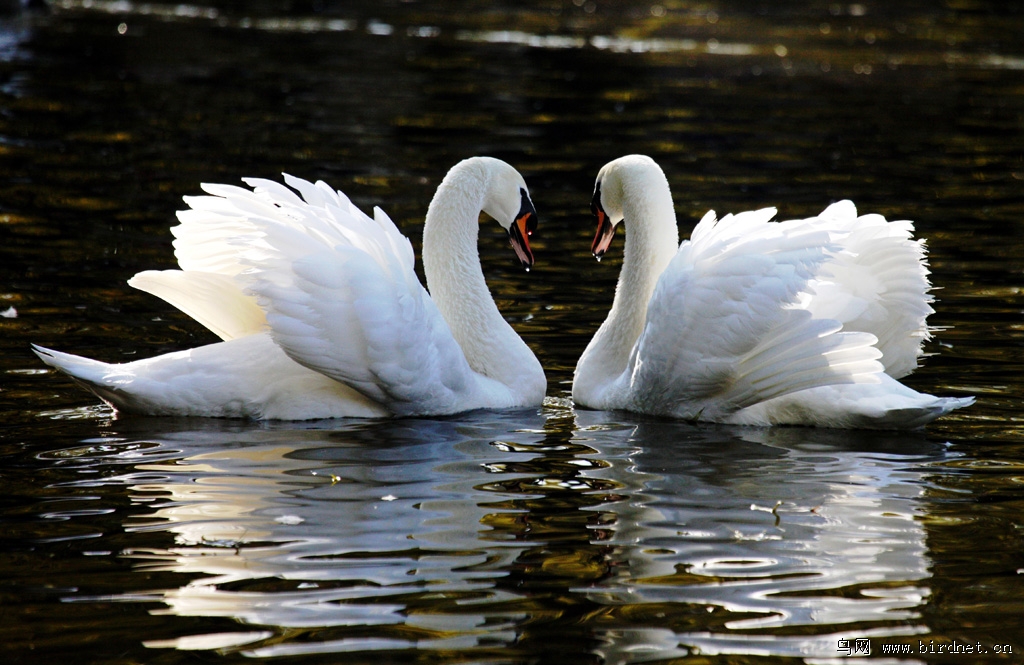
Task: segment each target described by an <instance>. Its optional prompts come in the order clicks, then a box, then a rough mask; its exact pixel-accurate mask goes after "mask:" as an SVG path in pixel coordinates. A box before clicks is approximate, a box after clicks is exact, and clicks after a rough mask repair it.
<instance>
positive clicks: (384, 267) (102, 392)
mask: <svg viewBox="0 0 1024 665" xmlns="http://www.w3.org/2000/svg"><path fill="white" fill-rule="evenodd" d="M245 182H246V184H248V185H249V186H250V187H251V189H246V188H242V187H234V186H228V185H204V186H203V189H204V190H205V191H206V192H207V195H206V196H198V197H186V199H185V201H186V203H188V205H189V206H190V209H189V210H184V211H181V212H179V213H178V218H179V221H180V222H181V223H180V225H179V226H177V227H174V228H173V229H172V232H173V233H174V235H175V242H174V246H175V255H176V257H177V258H178V263H179V265H180V267H181V270H164V271H146V272H142V273H139V274H137V275H136V276H135V277H133V278H132V279H131V280H129V284H131V285H132V286H134V287H136V288H139V289H141V290H143V291H146V292H148V293H151V294H153V295H156V296H159V297H161V298H163V299H164V300H166V301H167V302H169V303H170V304H172V305H174V306H175V307H177V308H178V309H180V310H181V311H183V312H185V313H186V314H188V315H190V316H191V317H192V318H194V319H195V320H197V321H198V322H200V323H202V324H203V325H204V326H206V327H207V328H209V329H210V330H211V331H213V332H214V333H216V334H217V335H218V336H219V337H220V338H221V339H222V340H223V341H221V342H219V343H215V344H210V345H207V346H202V347H199V348H194V349H189V350H185V351H178V352H175V353H169V354H166V355H162V356H158V357H155V358H149V359H144V360H138V361H134V362H129V363H124V364H107V363H102V362H98V361H95V360H89V359H87V358H81V357H79V356H74V355H71V354H67V353H61V352H58V351H53V350H50V349H45V348H43V347H35V350H36V353H37V354H38V355H39V357H40V358H41V359H42V360H43V361H44V362H45V363H47V364H48V365H51V366H53V367H56V368H57V369H59V370H61V371H62V372H65V373H66V374H68V375H70V376H71V377H72V379H74V380H75V381H76V382H77V383H79V384H81V385H82V386H84V387H85V388H87V389H89V390H91V391H92V392H93V393H95V394H96V395H97V396H98V397H100V398H101V399H102V400H104V401H105V402H107V403H109V404H110V405H111V406H113V407H114V408H115V409H117V410H119V411H122V412H127V413H141V414H150V415H187V416H211V417H247V418H255V419H286V420H300V419H312V418H338V417H379V416H402V415H442V414H451V413H458V412H461V411H468V410H472V409H481V408H511V407H524V406H534V405H539V404H540V403H541V402H542V401H543V398H544V393H545V390H546V380H545V377H544V371H543V369H542V368H541V366H540V363H539V362H538V360H537V358H536V356H535V355H534V354H533V352H532V351H531V350H530V349H529V347H528V346H527V345H526V344H525V343H524V342H523V341H522V339H521V338H520V337H519V336H518V335H517V334H516V333H515V331H513V330H512V328H511V326H509V325H508V323H507V322H506V321H505V320H504V319H503V318H502V316H501V314H500V312H499V311H498V309H497V307H496V306H495V304H494V300H493V299H492V297H491V295H490V292H489V290H488V288H487V284H486V283H485V281H484V276H483V272H482V270H481V267H480V260H479V252H478V249H477V240H478V233H479V215H480V212H481V211H483V212H486V213H487V214H488V215H490V216H491V217H493V218H494V219H496V220H497V221H498V222H499V223H500V224H501V225H502V226H503V227H504V228H505V229H506V230H508V231H509V237H510V240H511V242H512V246H513V248H514V249H515V251H516V254H517V255H518V257H519V259H520V261H521V262H522V263H523V264H524V265H525V266H526V267H527V268H529V267H530V266H531V265H532V263H533V255H532V253H531V252H530V247H529V240H528V237H529V235H530V233H532V231H533V230H534V228H535V226H536V213H535V211H534V208H533V204H532V202H531V201H530V197H529V193H528V190H527V188H526V184H525V182H524V181H523V178H522V176H521V175H519V173H518V172H517V171H516V170H515V169H513V168H512V167H511V166H509V165H508V164H506V163H505V162H502V161H500V160H497V159H493V158H488V157H474V158H470V159H467V160H464V161H462V162H460V163H459V164H457V165H455V166H454V167H453V168H452V169H451V170H450V171H449V173H448V174H447V176H445V178H444V180H443V181H442V183H441V185H440V186H439V187H438V190H437V193H436V194H435V196H434V198H433V200H432V201H431V204H430V206H429V208H428V211H427V217H426V221H425V223H424V230H423V264H424V273H425V275H426V278H427V285H428V288H429V289H430V293H429V294H428V292H427V290H425V289H424V288H423V286H422V285H421V284H420V282H419V279H418V278H417V276H416V274H415V272H414V257H413V250H412V245H411V244H410V243H409V240H408V239H407V238H406V237H405V236H403V235H402V234H401V233H400V232H399V231H398V229H397V227H395V225H394V223H393V222H392V221H391V220H390V219H389V218H388V217H387V215H385V214H384V212H383V211H381V210H380V209H379V208H376V209H375V210H374V216H373V217H369V216H367V215H365V214H364V213H362V212H361V211H360V210H359V209H358V208H356V207H355V205H353V204H352V203H351V202H350V201H349V199H348V198H347V197H346V196H345V195H344V194H342V193H341V192H338V191H334V190H333V189H331V188H330V187H329V186H327V185H326V184H325V183H322V182H318V183H316V184H313V183H310V182H307V181H305V180H301V179H299V178H293V177H290V176H285V182H286V183H287V185H289V187H290V188H289V187H285V186H283V185H281V184H279V183H276V182H272V181H267V180H259V179H245Z"/></svg>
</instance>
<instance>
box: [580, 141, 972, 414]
mask: <svg viewBox="0 0 1024 665" xmlns="http://www.w3.org/2000/svg"><path fill="white" fill-rule="evenodd" d="M598 180H599V184H600V187H601V191H602V203H603V204H604V205H606V207H607V210H606V212H607V213H608V214H609V216H610V217H611V218H612V220H613V221H619V220H620V219H624V220H625V225H626V245H627V248H626V257H625V259H624V261H623V267H622V274H621V276H620V278H619V285H618V287H617V289H616V294H615V301H614V302H613V305H612V310H611V312H610V313H609V315H608V319H607V320H606V321H605V323H604V324H603V325H602V327H601V329H600V330H599V331H598V333H597V334H596V335H595V336H594V339H593V340H592V341H591V343H590V345H589V346H588V347H587V349H586V351H585V352H584V353H583V356H582V357H581V358H580V361H579V363H578V364H577V367H576V375H575V380H574V382H573V397H574V398H575V400H576V401H577V403H578V404H580V405H582V406H588V407H592V408H600V409H626V410H631V411H638V412H644V413H652V414H657V415H667V416H673V417H679V418H686V419H700V420H709V421H718V422H733V423H740V424H752V425H774V424H798V425H799V424H803V425H820V426H830V427H880V428H900V427H919V426H921V425H923V424H925V423H927V422H928V421H930V420H932V419H934V418H936V417H938V416H940V415H942V414H944V413H947V412H948V411H951V410H952V409H955V408H958V407H961V406H967V405H968V404H971V403H972V402H973V398H964V399H956V398H936V397H932V396H931V395H924V394H921V393H917V392H915V391H912V390H910V389H909V388H906V387H905V386H902V385H900V384H899V383H898V382H897V381H895V378H898V377H900V376H903V375H905V374H907V373H909V372H910V371H912V370H913V369H914V368H915V367H916V366H917V360H918V357H919V356H920V355H921V345H922V343H923V342H924V341H925V340H926V339H927V338H928V335H929V331H928V328H927V326H926V324H925V318H926V317H927V316H928V314H930V313H931V312H932V311H933V310H932V308H931V305H930V303H931V302H932V298H931V296H930V295H929V294H928V289H929V283H928V279H927V274H928V273H927V269H926V268H925V266H924V245H923V242H922V241H915V240H913V239H912V238H911V234H912V231H913V225H912V224H911V223H910V222H906V221H898V222H886V221H885V219H884V218H882V217H881V216H879V215H865V216H861V217H858V216H857V211H856V208H855V207H854V205H853V203H851V202H849V201H841V202H839V203H835V204H833V205H831V206H829V207H828V208H826V209H825V211H823V212H822V213H821V215H818V216H817V217H812V218H809V219H803V220H789V221H784V222H773V221H771V220H772V218H773V217H774V216H775V212H776V211H775V209H774V208H766V209H763V210H758V211H751V212H744V213H739V214H736V215H726V216H725V217H723V218H722V219H721V220H717V221H716V218H715V214H714V213H713V212H709V213H708V214H706V215H705V216H704V217H703V218H702V219H701V221H700V222H699V223H698V224H697V226H696V227H695V228H694V230H693V233H692V234H691V238H690V240H688V241H684V242H683V243H682V245H680V247H679V250H678V251H676V252H671V250H668V249H667V248H671V247H674V246H675V243H676V240H677V235H676V233H677V232H676V225H675V215H674V212H673V209H672V198H671V193H670V191H669V188H668V183H667V181H666V180H665V177H664V174H663V173H662V172H661V169H660V168H659V167H658V166H657V164H655V163H654V162H653V161H652V160H650V159H649V158H646V157H641V156H629V157H624V158H621V159H619V160H615V161H613V162H611V163H609V164H608V165H606V166H605V167H604V168H603V169H602V170H601V174H600V175H599V178H598ZM641 322H642V323H641Z"/></svg>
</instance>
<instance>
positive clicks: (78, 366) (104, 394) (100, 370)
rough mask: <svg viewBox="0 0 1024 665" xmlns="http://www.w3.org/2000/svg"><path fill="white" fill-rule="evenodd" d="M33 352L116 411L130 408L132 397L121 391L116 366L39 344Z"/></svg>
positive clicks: (34, 347)
mask: <svg viewBox="0 0 1024 665" xmlns="http://www.w3.org/2000/svg"><path fill="white" fill-rule="evenodd" d="M32 351H33V352H34V353H35V354H36V355H37V356H39V359H40V360H42V361H43V362H44V363H46V364H47V365H49V366H50V367H53V368H54V369H56V370H58V371H60V372H62V373H64V374H66V375H67V376H69V377H71V380H72V381H74V382H75V383H76V384H77V385H79V386H81V387H82V388H85V389H86V390H88V391H89V392H91V393H92V394H94V395H96V396H97V397H99V398H100V399H101V400H103V401H104V402H106V403H107V404H108V405H110V406H111V407H113V408H114V409H116V410H123V409H126V408H127V407H128V406H129V402H130V397H129V396H128V395H127V394H125V393H124V392H122V391H121V390H120V389H119V385H120V383H121V382H119V381H118V379H117V377H116V375H117V372H116V366H115V365H111V364H108V363H105V362H100V361H99V360H92V359H90V358H83V357H82V356H76V355H74V354H71V353H64V352H62V351H54V350H53V349H48V348H46V347H44V346H39V345H38V344H33V345H32Z"/></svg>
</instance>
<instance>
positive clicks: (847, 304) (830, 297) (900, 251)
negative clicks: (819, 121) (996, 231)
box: [783, 201, 934, 379]
mask: <svg viewBox="0 0 1024 665" xmlns="http://www.w3.org/2000/svg"><path fill="white" fill-rule="evenodd" d="M783 223H784V224H788V223H794V224H801V223H811V224H814V225H815V226H817V227H819V228H827V229H829V230H830V233H831V235H832V237H833V238H834V239H835V240H836V241H838V242H841V245H842V248H843V250H842V251H841V252H837V253H835V254H834V255H832V256H831V257H830V258H829V260H828V261H827V262H826V264H825V265H824V267H823V269H822V271H821V273H820V274H819V276H818V277H817V278H816V279H815V280H814V282H813V284H812V289H813V292H814V295H813V296H812V297H811V299H810V302H809V303H808V304H807V309H808V310H810V311H811V312H813V314H814V316H815V317H819V318H832V319H836V320H838V321H840V322H842V324H843V329H844V330H853V331H861V332H868V333H871V334H872V335H874V336H875V337H877V338H878V342H877V344H876V346H877V347H878V349H879V350H880V351H881V352H882V358H881V362H882V365H883V366H884V367H885V372H886V374H889V375H890V376H892V377H893V378H897V379H898V378H900V377H902V376H906V375H907V374H910V373H911V372H913V371H914V370H915V369H916V368H917V364H918V359H919V358H920V357H921V356H922V355H923V351H922V348H921V347H922V346H923V344H924V342H926V341H927V340H928V339H930V338H931V330H930V329H929V327H928V325H927V323H926V319H927V318H928V315H930V314H932V313H933V312H934V310H933V309H932V306H931V303H932V302H933V300H934V298H933V297H932V296H931V295H930V294H929V290H930V289H931V284H930V283H929V282H928V268H927V265H926V263H925V255H926V253H927V251H926V249H925V246H924V241H923V240H914V239H913V233H914V224H913V222H910V221H907V220H899V221H892V222H887V221H886V220H885V218H884V217H882V216H881V215H863V216H860V217H858V216H857V209H856V207H854V205H853V203H851V202H850V201H840V202H839V203H834V204H832V205H831V206H829V207H828V208H826V209H825V211H824V212H822V213H821V215H819V216H818V217H817V218H812V219H810V220H798V221H795V222H783Z"/></svg>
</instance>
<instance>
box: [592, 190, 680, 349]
mask: <svg viewBox="0 0 1024 665" xmlns="http://www.w3.org/2000/svg"><path fill="white" fill-rule="evenodd" d="M622 212H623V226H624V227H625V236H626V237H625V243H624V246H623V250H622V269H621V272H620V273H619V281H618V283H617V285H616V287H615V299H614V300H613V301H612V310H611V314H610V315H609V321H612V320H614V322H615V324H617V325H619V326H621V327H622V328H623V330H622V333H623V334H621V335H619V336H618V337H619V340H620V341H619V343H620V344H621V345H622V346H623V347H624V349H623V350H624V351H625V353H626V354H628V351H629V350H630V349H631V348H632V346H633V343H634V342H635V341H636V339H637V338H638V337H639V336H640V333H641V332H642V331H643V325H644V322H645V320H646V318H647V305H648V303H649V302H650V299H651V295H652V294H653V293H654V288H655V286H657V283H658V278H660V277H661V274H662V273H663V272H665V269H666V268H667V267H668V264H669V263H670V262H671V261H672V257H673V256H675V253H676V250H677V248H678V247H679V231H678V229H677V227H676V219H675V210H674V209H673V207H672V195H671V193H670V192H669V189H668V183H664V185H663V187H646V188H642V189H641V188H627V189H626V196H625V197H624V199H623V206H622Z"/></svg>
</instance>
